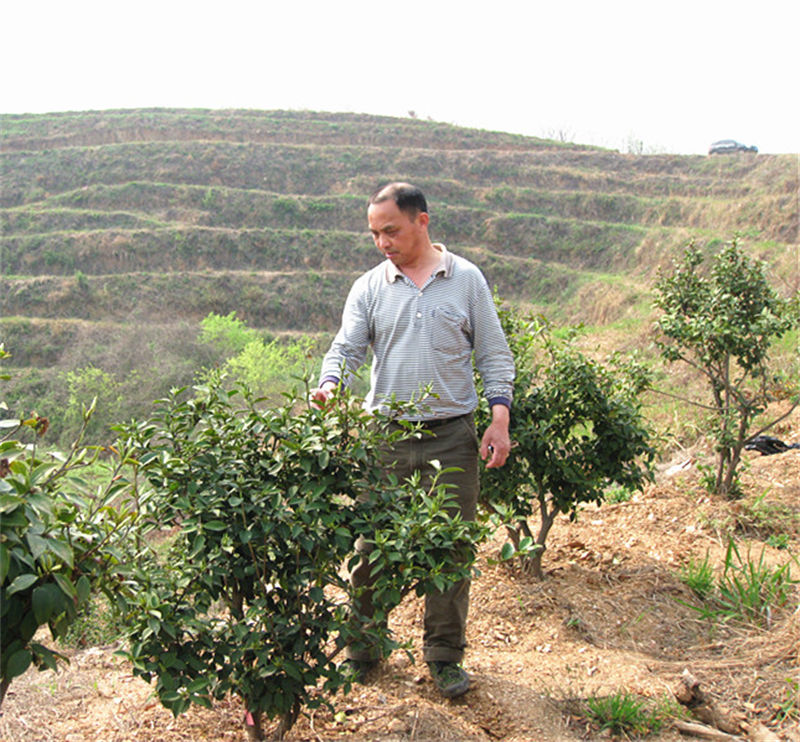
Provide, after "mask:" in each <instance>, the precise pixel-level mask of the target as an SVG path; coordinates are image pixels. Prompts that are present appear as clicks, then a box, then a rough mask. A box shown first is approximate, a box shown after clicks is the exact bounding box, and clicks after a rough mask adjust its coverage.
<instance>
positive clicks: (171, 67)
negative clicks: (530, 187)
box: [0, 0, 800, 154]
mask: <svg viewBox="0 0 800 742" xmlns="http://www.w3.org/2000/svg"><path fill="white" fill-rule="evenodd" d="M0 26H1V27H2V33H1V34H0V65H2V66H1V67H0V70H1V74H2V76H1V77H0V112H2V113H23V112H32V113H43V112H48V111H80V110H97V109H107V108H137V107H171V108H172V107H178V108H181V107H190V108H251V109H265V110H270V109H308V110H322V111H351V112H358V113H372V114H385V115H390V116H407V115H408V112H409V111H412V110H413V111H415V112H416V114H417V115H418V116H419V117H420V118H423V119H427V118H430V119H433V120H434V121H444V122H448V123H453V124H459V125H464V126H474V127H479V128H484V129H494V130H498V131H509V132H518V133H522V134H530V135H534V136H551V137H555V138H559V136H562V135H563V136H566V138H567V139H568V140H569V141H576V142H581V143H589V144H598V145H601V146H605V147H611V148H617V149H621V150H623V151H626V150H627V149H628V148H629V146H630V144H631V142H641V143H642V145H643V147H644V151H646V152H647V151H659V152H674V153H681V154H704V153H705V152H707V150H708V145H709V143H710V142H712V141H714V140H716V139H723V138H734V139H738V140H740V141H742V142H744V143H746V144H756V145H757V146H758V147H759V149H760V151H761V152H769V153H778V152H800V92H799V91H800V80H798V78H799V77H800V74H799V73H800V2H798V1H797V0H759V2H741V0H727V1H723V0H693V1H691V0H671V2H662V1H661V0H651V1H650V2H648V0H549V1H548V2H547V3H543V2H540V1H539V0H483V1H482V2H479V3H478V2H474V1H473V0H459V1H458V2H451V1H450V0H418V1H417V2H415V3H400V2H397V1H396V0H395V2H386V1H385V0H384V2H378V0H372V1H371V2H370V1H366V0H339V1H338V2H336V1H334V0H327V1H325V2H320V1H319V0H305V1H304V0H277V1H276V0H262V1H260V2H256V1H251V2H244V1H243V0H217V1H216V2H214V3H208V2H204V0H192V1H191V2H186V1H185V0H160V1H159V2H153V1H152V0H138V1H135V2H130V1H128V2H118V1H116V0H102V1H99V0H57V1H52V0H8V2H5V3H3V5H2V9H0Z"/></svg>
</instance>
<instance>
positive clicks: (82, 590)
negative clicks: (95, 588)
mask: <svg viewBox="0 0 800 742" xmlns="http://www.w3.org/2000/svg"><path fill="white" fill-rule="evenodd" d="M75 588H76V591H77V593H78V600H80V601H81V603H83V602H84V601H86V600H88V599H89V595H90V593H91V589H92V586H91V584H90V583H89V578H88V577H87V576H86V575H81V576H80V577H79V578H78V582H77V583H76V584H75Z"/></svg>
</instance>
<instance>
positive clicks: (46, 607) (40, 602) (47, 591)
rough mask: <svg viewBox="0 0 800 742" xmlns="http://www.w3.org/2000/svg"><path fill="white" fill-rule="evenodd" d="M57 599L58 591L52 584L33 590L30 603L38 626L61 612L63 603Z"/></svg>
mask: <svg viewBox="0 0 800 742" xmlns="http://www.w3.org/2000/svg"><path fill="white" fill-rule="evenodd" d="M59 598H60V594H59V589H58V587H56V586H55V585H53V584H52V583H48V584H46V585H40V586H39V587H37V588H34V590H33V596H32V598H31V602H32V604H33V614H34V616H36V622H37V623H38V624H39V625H41V624H44V623H47V622H48V621H49V620H50V618H51V617H52V616H53V615H54V614H57V613H60V612H61V607H62V606H63V603H62V602H61V600H59Z"/></svg>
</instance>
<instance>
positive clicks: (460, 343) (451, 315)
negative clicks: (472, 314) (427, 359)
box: [431, 307, 472, 355]
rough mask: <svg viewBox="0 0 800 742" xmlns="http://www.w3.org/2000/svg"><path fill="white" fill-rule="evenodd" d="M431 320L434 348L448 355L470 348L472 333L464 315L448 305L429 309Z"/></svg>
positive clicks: (457, 353)
mask: <svg viewBox="0 0 800 742" xmlns="http://www.w3.org/2000/svg"><path fill="white" fill-rule="evenodd" d="M431 322H432V331H431V338H432V341H433V348H434V350H437V351H439V352H440V353H446V354H448V355H459V354H461V353H464V352H465V351H466V352H470V351H471V350H472V343H471V340H470V337H471V335H472V333H471V330H470V325H469V318H468V317H467V316H466V315H464V314H461V313H460V312H457V311H455V310H453V309H450V308H449V307H436V308H435V309H433V310H432V311H431Z"/></svg>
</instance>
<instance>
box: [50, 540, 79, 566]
mask: <svg viewBox="0 0 800 742" xmlns="http://www.w3.org/2000/svg"><path fill="white" fill-rule="evenodd" d="M46 541H47V543H46V547H47V550H48V551H49V552H50V553H51V554H53V555H54V556H56V557H58V559H60V560H61V561H62V562H63V563H64V564H66V565H67V566H68V567H69V568H70V569H72V567H73V566H74V565H75V561H74V560H75V555H74V554H73V553H72V549H71V548H70V546H69V544H68V543H66V542H65V541H59V540H58V539H55V538H48V539H47V540H46Z"/></svg>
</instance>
